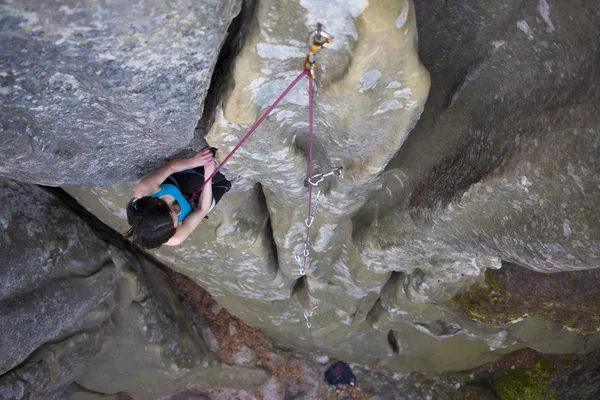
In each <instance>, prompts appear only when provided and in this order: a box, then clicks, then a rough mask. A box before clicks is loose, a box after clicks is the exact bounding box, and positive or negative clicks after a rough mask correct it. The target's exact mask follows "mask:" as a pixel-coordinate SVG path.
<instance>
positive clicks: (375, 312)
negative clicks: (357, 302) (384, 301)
mask: <svg viewBox="0 0 600 400" xmlns="http://www.w3.org/2000/svg"><path fill="white" fill-rule="evenodd" d="M380 310H381V298H379V299H377V301H376V302H375V304H373V307H371V309H370V310H369V312H368V313H367V318H366V321H367V322H368V323H369V324H371V325H373V324H374V323H375V322H377V320H378V319H379V311H380Z"/></svg>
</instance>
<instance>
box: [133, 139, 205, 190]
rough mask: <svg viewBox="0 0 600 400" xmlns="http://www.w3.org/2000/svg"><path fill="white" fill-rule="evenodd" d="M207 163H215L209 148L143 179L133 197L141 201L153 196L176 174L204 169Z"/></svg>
mask: <svg viewBox="0 0 600 400" xmlns="http://www.w3.org/2000/svg"><path fill="white" fill-rule="evenodd" d="M207 163H214V156H213V154H212V151H211V149H210V148H209V147H207V148H205V149H203V150H200V152H199V153H198V154H196V155H195V156H194V157H192V158H183V159H176V160H171V161H169V162H167V163H166V164H165V165H163V166H162V167H160V168H159V169H157V170H156V171H154V172H153V173H151V174H150V175H148V176H147V177H145V178H144V179H142V180H141V181H140V183H138V185H137V187H136V189H135V193H134V194H133V197H134V198H135V199H139V198H140V197H144V196H151V195H152V194H154V193H156V192H158V191H159V190H160V187H159V185H160V184H161V183H163V182H164V181H165V179H167V178H168V177H169V176H170V175H172V174H174V173H175V172H180V171H184V170H186V169H191V168H196V167H202V166H204V165H205V164H207Z"/></svg>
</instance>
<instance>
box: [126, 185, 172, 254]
mask: <svg viewBox="0 0 600 400" xmlns="http://www.w3.org/2000/svg"><path fill="white" fill-rule="evenodd" d="M127 222H129V225H131V229H129V230H128V231H127V233H126V234H125V236H126V237H128V238H131V240H132V242H133V243H135V244H136V245H138V246H140V247H143V248H145V249H155V248H157V247H160V245H162V244H164V243H166V242H167V241H168V240H169V239H171V237H173V235H174V234H175V231H176V228H175V227H174V226H173V217H172V216H171V208H170V207H169V205H168V204H167V203H166V202H165V201H164V200H162V199H160V198H158V197H150V196H146V197H140V198H139V199H132V200H131V201H129V203H128V204H127Z"/></svg>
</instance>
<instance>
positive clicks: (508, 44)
mask: <svg viewBox="0 0 600 400" xmlns="http://www.w3.org/2000/svg"><path fill="white" fill-rule="evenodd" d="M277 4H280V3H279V2H278V3H277ZM283 10H285V11H283ZM415 11H416V13H415ZM255 17H256V19H257V21H258V24H255V25H253V27H252V28H251V29H250V30H249V31H248V35H247V37H246V41H245V45H244V47H243V48H242V50H241V52H240V54H239V55H238V57H237V58H236V60H235V62H234V64H233V69H232V73H231V76H230V78H229V79H230V85H229V87H231V88H232V89H231V90H229V91H226V92H225V94H224V97H223V100H222V107H217V109H216V114H215V123H214V125H212V128H211V129H210V132H209V134H208V136H207V140H208V142H209V143H210V144H211V145H215V146H217V147H219V149H220V151H221V153H220V155H221V157H223V156H224V155H225V154H226V153H227V152H228V151H229V150H231V149H232V148H233V146H234V145H235V144H236V142H237V141H238V140H239V139H240V138H241V137H242V136H243V134H244V133H245V132H246V130H247V129H248V128H249V126H250V125H251V124H252V123H253V122H254V121H255V120H256V118H257V117H258V116H259V115H260V114H261V113H262V112H263V111H264V110H265V109H266V108H267V107H268V105H269V104H270V103H271V102H272V101H274V100H275V98H276V97H277V96H278V95H279V94H280V92H281V91H283V89H284V88H285V87H286V86H287V84H288V83H289V82H290V81H291V80H292V79H293V78H294V77H295V76H296V75H297V74H298V73H299V71H300V69H299V68H300V66H301V63H302V54H303V53H304V52H305V51H306V46H305V43H303V41H299V38H300V39H302V38H305V37H306V32H308V31H310V29H311V28H312V27H313V26H314V24H315V23H316V22H317V20H318V21H319V22H322V23H324V24H325V26H326V29H328V30H330V31H331V33H332V34H333V35H334V36H335V41H334V43H333V45H332V46H331V47H330V48H328V49H326V50H324V51H323V52H322V53H319V56H318V57H319V58H318V64H319V66H320V67H319V70H318V79H317V81H316V86H317V90H316V92H315V104H316V105H315V144H314V153H315V173H325V172H329V170H330V169H331V168H332V167H336V166H342V167H343V168H344V177H343V178H337V179H336V178H328V180H326V181H324V182H323V183H322V184H321V185H320V186H319V189H320V190H322V196H321V200H320V203H319V209H318V211H317V213H316V221H315V223H314V225H313V226H312V232H313V234H312V237H311V241H312V248H311V255H310V259H309V263H310V268H311V271H312V272H311V273H310V274H309V275H308V279H307V282H308V288H309V290H310V298H309V299H308V302H309V303H316V304H318V306H319V308H318V309H317V310H316V312H315V315H314V316H313V318H312V325H313V327H312V329H311V330H309V329H307V328H306V327H305V321H304V318H303V315H302V313H303V310H304V309H305V308H306V302H307V299H306V295H305V290H304V286H305V285H304V282H303V280H302V279H301V276H300V275H299V267H300V266H299V265H298V262H297V261H296V260H295V259H294V255H295V254H298V253H300V252H301V251H302V246H303V234H304V225H303V221H304V219H305V218H306V213H307V210H306V198H307V187H306V158H307V153H308V144H307V137H308V136H307V133H308V132H307V131H308V128H307V118H308V117H307V104H308V93H307V84H306V82H301V83H300V84H298V86H297V87H296V88H295V89H293V90H292V91H291V92H290V94H289V95H288V97H286V99H285V100H284V101H283V102H282V103H281V104H280V106H278V108H277V109H276V110H275V111H274V114H273V116H272V117H270V118H269V119H267V121H266V122H265V123H264V125H263V126H262V127H261V128H260V129H259V130H258V131H257V132H256V133H255V134H254V136H253V137H252V138H251V139H250V140H249V141H248V142H247V143H246V144H245V145H244V147H243V148H242V150H240V151H239V152H238V153H237V154H236V156H235V157H234V158H233V159H232V160H231V161H230V163H229V164H228V165H227V168H228V172H229V173H230V174H232V175H233V174H235V175H240V176H241V179H240V180H239V181H238V183H237V185H236V187H235V188H234V190H233V191H232V192H231V193H230V194H228V195H227V196H226V198H225V199H224V200H223V201H222V202H221V203H220V204H219V207H217V209H215V210H214V211H213V213H211V215H210V219H209V220H207V221H206V222H205V223H203V227H202V228H201V229H198V231H197V232H194V234H193V235H192V237H191V238H189V239H188V240H187V241H186V242H185V243H184V245H182V246H180V247H178V248H174V249H173V248H163V249H161V250H160V251H157V252H155V253H154V254H155V255H156V256H157V257H158V258H159V259H161V260H162V261H164V262H165V263H168V264H169V265H171V266H172V267H173V268H174V269H176V270H177V271H179V272H181V273H184V274H186V275H188V276H190V277H192V278H193V279H195V280H196V282H198V283H199V284H200V285H201V286H203V287H204V288H206V289H207V290H208V291H209V292H210V293H211V294H212V295H214V296H215V297H216V298H217V300H218V301H219V302H220V303H221V304H222V305H223V306H225V307H226V308H227V309H228V310H230V311H231V312H232V313H234V314H235V315H237V316H239V317H240V318H242V319H243V320H244V321H246V322H248V323H250V324H252V325H255V326H259V327H261V328H262V329H264V330H265V331H267V332H268V333H270V334H272V335H273V336H275V337H277V338H278V339H281V340H283V341H286V342H289V343H293V344H295V345H299V346H304V347H305V348H310V349H316V350H318V351H323V352H326V353H327V354H330V355H333V356H337V357H342V358H344V359H346V360H355V361H360V362H365V361H366V362H376V363H377V364H378V366H379V367H381V368H386V369H390V370H395V371H414V370H421V371H443V370H460V369H466V368H470V367H474V366H477V365H480V364H482V363H485V362H490V361H494V360H497V359H499V358H500V357H501V355H502V354H505V353H507V352H509V351H511V350H514V349H518V348H522V347H527V346H529V347H533V348H536V349H539V350H542V351H548V352H554V353H564V352H582V351H587V350H590V344H589V343H588V344H586V340H585V339H584V337H583V336H582V335H580V334H579V333H578V332H577V331H576V330H570V329H567V328H565V327H563V326H561V325H560V324H557V323H554V322H550V321H549V320H547V319H545V318H543V317H536V318H525V319H523V320H522V321H520V322H519V321H515V323H511V324H508V325H503V326H491V325H485V324H481V323H477V322H474V321H472V320H471V319H470V318H468V317H467V316H465V315H463V314H461V313H458V312H456V311H455V310H454V309H453V308H452V307H451V306H447V305H445V304H444V303H445V302H446V301H448V300H450V299H451V298H452V297H453V296H454V295H456V294H457V293H460V292H463V291H466V290H467V289H468V288H469V287H470V286H471V285H473V284H474V283H479V284H480V285H484V282H483V275H482V271H484V270H485V269H486V268H500V267H501V260H507V261H511V262H514V263H517V264H519V265H521V266H524V267H528V268H531V269H534V270H537V271H540V272H554V271H573V270H580V269H588V268H595V267H598V262H599V259H600V258H599V254H600V246H599V245H598V241H597V238H598V237H599V236H600V230H599V228H598V226H599V225H598V224H595V223H591V221H596V220H597V212H598V206H597V204H596V201H595V199H596V198H597V197H598V194H599V193H598V191H599V189H598V188H599V187H600V185H599V179H598V176H599V174H598V172H600V169H599V168H600V166H599V163H598V161H597V157H596V156H595V155H596V154H597V151H598V147H599V146H600V135H599V133H598V130H597V129H598V115H597V113H595V112H594V110H596V109H597V108H598V106H599V105H600V99H599V95H598V91H597V90H595V87H596V86H595V85H597V83H598V82H597V81H598V77H599V76H600V74H599V73H598V72H599V71H598V63H597V62H596V57H597V56H596V54H597V49H596V47H595V45H594V44H593V43H594V41H593V40H590V38H598V33H597V32H596V29H595V26H597V25H598V22H599V21H598V15H597V13H595V11H594V6H593V4H592V3H591V2H585V1H583V2H580V3H579V5H578V7H572V6H566V5H562V4H559V3H557V2H552V1H551V2H549V3H547V2H546V1H545V0H544V1H540V2H539V3H531V4H521V3H520V2H517V1H511V0H506V1H503V2H500V3H495V4H494V5H488V4H487V3H484V2H478V3H477V4H476V5H475V6H473V5H470V6H469V7H467V6H466V5H464V4H460V5H458V4H456V5H454V4H446V3H444V2H442V1H419V2H417V3H416V4H415V6H413V5H412V4H411V3H410V2H399V3H393V4H392V3H385V2H381V3H369V4H368V5H367V3H366V2H349V3H347V4H345V5H340V6H339V7H336V8H332V9H329V8H327V7H325V8H323V7H321V6H319V5H318V4H317V3H313V2H312V1H308V0H306V1H301V2H300V3H295V2H286V4H285V7H281V6H279V5H277V6H276V5H275V3H272V2H269V1H266V2H265V1H263V2H260V4H258V6H257V9H256V14H255ZM417 21H418V22H419V23H418V25H417V24H416V22H417ZM474 21H477V22H474ZM417 26H418V29H419V31H418V33H419V38H420V41H419V54H420V55H421V60H422V61H423V63H424V64H425V66H426V67H427V68H428V70H429V71H430V73H431V82H432V87H431V92H429V86H430V74H429V73H428V72H427V71H426V70H425V68H424V67H423V65H422V64H421V63H420V61H419V59H418V57H417V47H416V46H417V42H416V38H417ZM561 51H564V52H567V54H568V55H569V56H568V57H564V54H563V53H561ZM428 94H429V97H428V98H427V96H428ZM426 99H427V104H426V105H425V101H426ZM423 107H424V108H423ZM421 113H423V115H422V117H421V119H420V121H419V122H418V123H417V120H418V119H419V117H420V115H421ZM415 124H416V126H415ZM413 126H414V129H413V130H412V131H411V129H412V128H413ZM409 132H410V135H409ZM133 187H134V185H133V184H124V185H119V186H114V187H110V188H104V189H84V188H69V192H70V193H72V194H73V195H74V196H75V197H76V198H77V199H78V200H79V201H80V202H81V203H82V204H85V205H86V207H88V208H89V209H90V210H92V211H93V212H94V213H95V214H96V215H98V216H99V217H100V218H102V219H103V220H104V221H105V222H107V223H108V224H110V225H111V226H113V227H115V228H117V229H119V230H120V231H121V232H124V231H125V230H126V229H127V226H126V223H125V222H124V220H123V208H122V207H123V206H124V205H125V204H126V202H127V200H128V199H129V197H130V196H131V193H132V192H133Z"/></svg>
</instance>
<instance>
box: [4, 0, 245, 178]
mask: <svg viewBox="0 0 600 400" xmlns="http://www.w3.org/2000/svg"><path fill="white" fill-rule="evenodd" d="M240 4H241V0H226V1H220V0H218V1H217V0H193V1H185V0H181V1H174V2H167V3H165V2H163V1H138V0H131V1H119V2H107V3H103V4H102V5H101V6H100V5H96V4H91V3H87V2H84V1H78V0H69V1H66V2H65V1H60V2H56V1H51V2H40V1H34V0H31V1H19V2H16V3H12V2H7V3H5V4H3V5H2V6H0V21H1V22H0V43H2V44H1V45H0V49H1V51H2V55H3V57H2V60H1V61H0V108H1V109H2V113H1V114H0V132H1V139H0V147H1V148H2V149H3V151H2V154H0V175H3V176H9V177H11V178H13V179H17V180H20V181H25V182H33V183H41V184H45V185H61V184H65V183H71V184H78V185H89V186H103V185H108V184H114V183H118V182H123V181H127V180H132V179H135V178H136V177H139V176H140V174H141V173H146V172H148V171H149V170H151V169H152V168H153V167H156V166H158V165H160V163H161V162H162V160H163V159H164V158H165V157H168V156H172V155H173V154H175V153H177V152H180V151H181V150H184V149H186V148H187V147H188V144H189V143H190V140H191V139H192V138H193V132H194V128H195V126H196V124H197V123H198V120H199V119H200V116H201V114H202V109H203V101H204V97H205V96H206V92H207V89H208V86H209V84H210V80H211V75H212V71H213V68H214V66H215V63H216V61H217V57H218V55H219V49H220V48H221V45H222V43H223V42H224V40H225V37H226V32H227V28H228V26H229V24H230V22H231V20H232V19H233V17H235V15H236V14H237V13H238V12H239V9H240ZM74 170H77V171H78V172H77V174H76V175H73V173H72V171H74Z"/></svg>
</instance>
